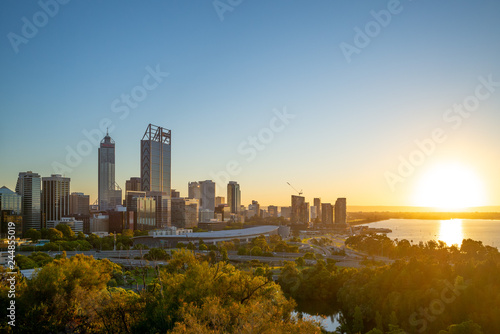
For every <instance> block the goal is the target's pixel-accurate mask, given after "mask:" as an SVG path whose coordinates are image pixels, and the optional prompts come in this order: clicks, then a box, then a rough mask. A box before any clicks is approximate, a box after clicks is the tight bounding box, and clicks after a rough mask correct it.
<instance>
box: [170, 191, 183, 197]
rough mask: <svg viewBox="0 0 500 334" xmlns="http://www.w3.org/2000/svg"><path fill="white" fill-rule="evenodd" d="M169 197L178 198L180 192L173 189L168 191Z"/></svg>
mask: <svg viewBox="0 0 500 334" xmlns="http://www.w3.org/2000/svg"><path fill="white" fill-rule="evenodd" d="M170 197H171V198H179V197H181V192H180V191H177V190H175V189H172V190H170Z"/></svg>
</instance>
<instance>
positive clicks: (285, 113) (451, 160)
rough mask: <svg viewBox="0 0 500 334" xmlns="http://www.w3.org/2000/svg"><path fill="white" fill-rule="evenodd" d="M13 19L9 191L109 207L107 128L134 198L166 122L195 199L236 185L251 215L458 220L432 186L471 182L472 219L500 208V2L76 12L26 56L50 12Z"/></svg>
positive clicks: (8, 79)
mask: <svg viewBox="0 0 500 334" xmlns="http://www.w3.org/2000/svg"><path fill="white" fill-rule="evenodd" d="M2 6H4V7H5V8H6V10H2V11H0V12H1V14H0V17H1V21H0V22H1V24H0V32H1V33H2V34H3V36H4V38H3V41H2V42H1V43H0V59H2V62H1V65H0V66H1V69H2V73H3V74H4V75H3V80H1V83H0V85H1V88H2V91H3V92H4V94H3V96H2V99H0V112H1V115H2V122H1V124H0V154H1V156H2V157H6V158H5V159H2V161H1V162H0V170H1V173H0V186H6V187H8V188H9V189H11V190H14V189H15V185H16V180H17V177H18V174H19V173H20V172H26V171H33V172H35V173H38V174H39V175H40V176H43V177H45V176H50V175H52V174H61V175H63V176H65V177H69V178H71V189H72V191H77V192H83V193H85V194H88V195H90V202H91V203H93V202H94V201H95V199H96V198H97V192H98V191H97V190H98V182H97V174H98V172H97V169H96V166H97V165H98V154H97V150H98V146H99V142H100V141H101V140H102V138H103V137H104V135H105V134H106V129H107V128H109V134H110V136H111V137H112V138H113V139H114V140H115V141H116V143H117V147H116V175H115V179H116V182H117V183H118V184H119V186H120V187H121V188H123V189H124V188H125V181H126V180H128V179H130V178H131V177H139V176H140V173H141V172H140V145H139V141H140V138H141V136H142V134H143V131H144V128H146V127H147V125H148V124H150V123H152V124H159V125H161V126H165V127H166V128H168V129H171V130H172V140H173V141H174V143H175V145H174V146H173V148H172V170H171V173H172V174H171V188H173V189H177V190H179V191H180V192H181V196H184V197H185V196H187V187H188V182H192V181H195V180H213V181H214V182H215V183H216V184H217V189H216V196H219V195H220V196H224V195H225V193H226V186H227V183H228V182H229V181H236V182H238V184H239V185H241V188H242V189H243V191H242V194H241V202H242V203H243V204H245V205H248V204H249V203H251V201H252V200H257V201H259V203H262V205H278V206H289V205H290V195H296V193H294V192H293V191H292V189H290V187H289V186H288V185H287V184H286V183H287V182H290V183H291V184H292V185H293V186H294V187H296V188H297V189H302V190H303V192H304V196H305V197H306V201H308V202H310V203H312V201H313V198H315V197H318V198H322V201H323V202H326V203H334V202H335V200H336V198H339V197H346V198H348V201H349V205H362V206H369V205H385V206H399V205H400V206H412V205H421V206H428V205H429V206H433V205H434V206H437V204H439V205H441V204H442V206H443V207H448V206H450V207H452V206H453V205H452V204H454V202H457V200H458V199H456V198H455V197H451V199H450V200H449V201H448V203H446V202H439V197H443V196H444V197H446V196H450V191H449V190H448V192H440V191H435V194H436V195H435V198H431V196H429V188H428V187H429V186H426V185H427V184H436V183H435V182H434V181H435V180H436V177H435V176H436V175H437V176H441V178H440V179H446V178H447V176H446V175H447V174H450V173H448V171H449V170H450V169H453V170H454V171H456V172H455V173H452V175H450V176H449V177H448V178H449V180H445V181H446V182H443V183H442V184H441V187H444V188H448V189H449V188H450V187H451V188H452V190H453V191H454V192H455V193H460V192H465V193H466V194H468V196H466V198H465V199H464V202H463V203H462V202H461V203H459V204H460V205H461V206H464V205H467V204H469V205H471V206H483V205H484V206H495V205H499V204H500V187H499V186H498V185H499V184H500V173H498V172H497V169H498V168H497V166H498V165H499V164H500V156H499V154H498V144H497V143H498V142H500V134H499V133H498V131H497V129H496V125H497V124H499V122H500V114H499V113H498V110H499V106H500V89H498V88H499V84H498V82H500V70H499V65H498V61H497V59H499V56H500V47H499V46H498V43H494V42H492V41H495V40H496V39H495V38H496V36H498V33H499V32H500V25H499V24H498V20H497V18H496V15H495V13H498V12H499V10H500V4H498V3H497V2H495V1H492V0H490V1H483V2H481V3H467V2H460V3H455V2H454V3H453V4H451V3H439V4H436V3H432V2H430V1H418V2H417V1H413V2H410V1H401V2H399V1H398V2H395V1H376V2H366V3H356V4H352V3H332V2H330V1H318V2H316V3H314V4H303V3H290V4H287V5H283V4H279V3H277V2H263V1H261V2H259V1H255V2H252V3H250V2H244V3H242V4H241V5H239V6H237V7H234V9H233V10H232V11H227V12H225V13H223V14H221V13H220V12H218V11H217V10H215V9H214V7H213V5H212V3H211V2H207V3H201V2H200V3H198V4H187V3H179V4H177V3H176V4H175V5H174V4H171V3H154V4H150V5H149V6H143V5H141V4H136V3H132V2H118V1H110V2H107V3H105V4H99V5H98V3H97V2H93V1H89V2H85V3H78V2H69V3H67V4H64V5H62V4H60V5H59V7H58V11H57V13H56V14H54V15H53V16H48V17H49V19H48V22H46V23H45V24H43V26H42V25H41V26H39V27H36V26H35V28H36V33H34V32H33V31H32V36H31V35H30V36H31V37H29V38H27V37H23V38H25V39H26V42H20V43H19V44H16V43H15V42H12V36H13V35H12V34H17V35H18V36H21V37H22V36H23V31H25V32H26V31H27V30H26V29H28V28H25V29H24V30H23V25H24V24H25V22H26V21H29V22H31V23H30V24H33V17H34V15H35V14H36V13H38V12H40V11H43V8H41V7H40V5H39V4H38V3H37V2H34V3H18V2H6V3H4V4H2ZM7 8H8V10H7ZM117 13H120V14H123V15H117ZM387 13H389V14H387ZM188 14H189V15H188ZM221 15H222V19H221ZM422 17H425V22H424V21H423V20H422ZM23 18H26V20H23ZM256 18H258V24H255V20H256ZM117 27H120V28H117ZM367 29H368V30H367ZM370 29H372V30H370ZM373 29H374V30H373ZM28 30H29V29H28ZM9 36H11V38H9ZM111 41H112V42H113V43H110V42H111ZM187 41H188V42H187ZM403 46H404V47H403ZM26 78H29V80H26ZM20 129H21V130H20ZM20 133H26V134H28V133H29V135H26V136H22V135H19V134H20ZM33 138H36V140H33ZM68 156H69V157H70V158H68ZM455 167H456V168H455ZM456 179H460V180H463V183H462V184H459V183H457V182H455V181H453V180H456ZM426 187H427V188H426ZM438 190H439V189H438ZM429 199H430V201H427V200H429ZM426 201H427V202H426ZM419 203H420V204H419ZM433 203H434V204H433Z"/></svg>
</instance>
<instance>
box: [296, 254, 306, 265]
mask: <svg viewBox="0 0 500 334" xmlns="http://www.w3.org/2000/svg"><path fill="white" fill-rule="evenodd" d="M295 263H297V266H299V267H303V266H304V265H305V264H306V261H305V260H304V257H302V256H301V257H298V258H296V259H295Z"/></svg>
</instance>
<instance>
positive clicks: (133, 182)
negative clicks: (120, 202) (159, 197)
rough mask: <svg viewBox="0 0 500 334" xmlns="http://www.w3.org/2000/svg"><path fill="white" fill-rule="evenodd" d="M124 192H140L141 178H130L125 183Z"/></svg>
mask: <svg viewBox="0 0 500 334" xmlns="http://www.w3.org/2000/svg"><path fill="white" fill-rule="evenodd" d="M125 191H141V178H140V177H131V178H130V179H129V180H127V181H125Z"/></svg>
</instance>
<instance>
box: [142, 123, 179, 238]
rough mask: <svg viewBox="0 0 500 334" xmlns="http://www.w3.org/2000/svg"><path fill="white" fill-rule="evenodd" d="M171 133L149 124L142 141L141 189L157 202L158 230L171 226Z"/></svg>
mask: <svg viewBox="0 0 500 334" xmlns="http://www.w3.org/2000/svg"><path fill="white" fill-rule="evenodd" d="M171 139H172V138H171V131H170V130H167V129H164V128H162V127H160V126H156V125H152V124H149V125H148V127H147V129H146V132H145V133H144V136H143V137H142V140H141V187H142V191H145V192H146V194H147V196H149V197H154V198H155V201H156V224H157V227H158V228H164V227H167V226H170V222H171V210H170V205H171V202H170V199H171V197H170V195H171V194H170V191H171V186H170V181H171V151H172V141H171Z"/></svg>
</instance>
